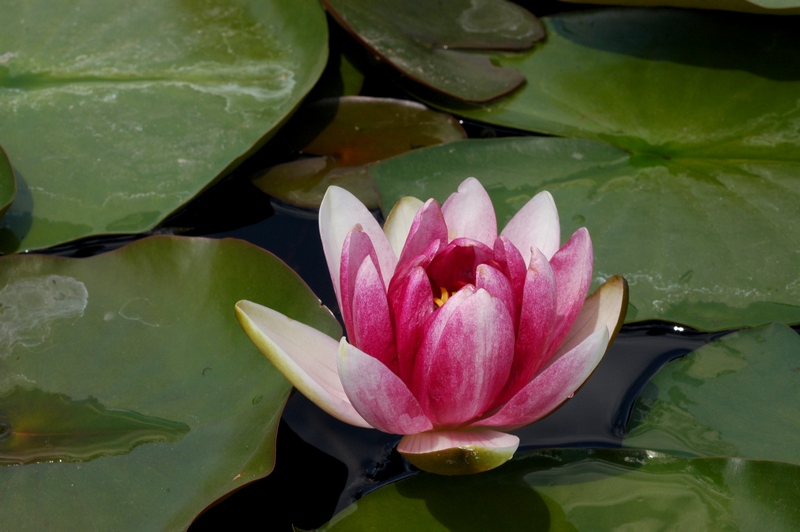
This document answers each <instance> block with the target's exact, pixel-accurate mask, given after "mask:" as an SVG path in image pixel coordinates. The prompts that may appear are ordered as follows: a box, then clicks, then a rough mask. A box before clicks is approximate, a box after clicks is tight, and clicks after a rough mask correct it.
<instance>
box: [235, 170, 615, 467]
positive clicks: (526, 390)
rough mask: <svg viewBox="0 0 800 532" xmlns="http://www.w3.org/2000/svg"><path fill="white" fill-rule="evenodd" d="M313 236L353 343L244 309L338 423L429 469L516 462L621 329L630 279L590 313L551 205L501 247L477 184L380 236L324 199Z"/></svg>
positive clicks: (572, 242)
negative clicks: (530, 429) (369, 433)
mask: <svg viewBox="0 0 800 532" xmlns="http://www.w3.org/2000/svg"><path fill="white" fill-rule="evenodd" d="M319 226H320V235H321V237H322V243H323V248H324V250H325V257H326V259H327V261H328V268H329V270H330V274H331V278H332V279H333V285H334V288H335V291H336V297H337V299H338V302H339V308H340V309H341V312H342V318H343V321H344V324H345V327H346V329H347V338H346V339H345V338H342V339H341V341H338V342H337V341H336V340H334V339H332V338H330V337H329V336H327V335H325V334H323V333H321V332H319V331H316V330H315V329H313V328H311V327H308V326H306V325H304V324H302V323H299V322H297V321H294V320H291V319H289V318H287V317H286V316H284V315H282V314H280V313H278V312H275V311H274V310H271V309H269V308H266V307H262V306H260V305H257V304H255V303H251V302H249V301H240V302H239V303H238V304H237V305H236V311H237V316H238V318H239V321H240V322H241V323H242V326H243V327H244V329H245V331H246V332H247V334H248V335H249V336H250V338H251V339H252V340H253V342H254V343H255V344H256V345H257V346H258V347H259V348H260V349H261V351H262V352H263V353H264V354H266V356H267V357H268V358H269V359H270V360H271V361H272V363H273V364H274V365H275V366H276V367H277V368H278V369H279V370H280V371H282V372H283V374H284V375H285V376H286V377H287V378H288V379H289V380H290V381H291V382H292V383H293V384H294V385H295V387H297V388H298V389H299V390H300V391H301V392H302V393H303V394H305V395H306V396H307V397H308V398H309V399H311V400H312V401H314V402H315V403H316V404H317V405H319V406H320V407H321V408H322V409H324V410H325V411H326V412H328V413H330V414H331V415H332V416H334V417H337V418H338V419H340V420H342V421H345V422H347V423H351V424H353V425H357V426H361V427H373V428H376V429H378V430H382V431H384V432H389V433H393V434H403V435H404V436H403V438H402V439H401V440H400V443H399V444H398V451H399V452H400V453H401V454H403V456H405V457H406V458H407V459H408V460H409V461H411V462H412V463H413V464H415V465H417V466H418V467H420V468H421V469H425V470H428V471H433V472H437V473H443V474H460V473H469V472H477V471H484V470H487V469H491V468H493V467H496V466H498V465H500V464H501V463H503V462H505V461H506V460H508V459H509V458H510V457H511V456H512V455H513V454H514V451H516V449H517V446H518V445H519V438H518V437H517V436H514V435H512V434H508V433H507V431H510V430H513V429H516V428H519V427H522V426H524V425H527V424H529V423H532V422H534V421H536V420H538V419H540V418H542V417H544V416H546V415H547V414H549V413H550V412H552V411H553V410H554V409H556V408H557V407H558V406H559V405H560V404H561V403H563V402H564V401H565V400H567V399H568V398H569V397H571V396H572V394H573V393H574V392H575V391H576V390H577V389H578V388H579V387H580V386H581V385H582V384H583V382H584V381H585V380H586V379H587V378H588V377H589V375H590V374H591V373H592V371H594V369H595V367H596V366H597V364H598V363H599V362H600V359H601V358H602V356H603V354H604V353H605V351H606V349H607V347H608V344H609V341H610V338H611V337H613V335H615V334H616V332H617V331H618V330H619V327H620V326H621V323H622V320H623V317H624V311H625V309H626V306H627V288H626V284H625V281H624V279H622V278H621V277H618V276H615V277H612V278H611V279H609V280H608V281H606V283H605V284H603V285H602V286H601V287H600V288H599V289H598V290H597V291H596V292H595V293H594V294H592V295H591V296H590V297H589V298H588V299H587V298H586V295H587V293H588V290H589V285H590V283H591V279H592V262H593V253H592V243H591V240H590V238H589V233H588V231H587V230H586V229H585V228H580V229H578V230H577V231H575V233H574V234H573V235H572V237H571V238H570V239H569V240H568V241H567V243H566V244H564V245H563V246H561V245H560V242H561V235H560V225H559V220H558V212H557V210H556V206H555V202H554V201H553V198H552V196H551V195H550V194H549V193H547V192H541V193H539V194H537V195H536V196H535V197H534V198H533V199H531V200H530V201H529V202H528V203H527V204H526V205H525V206H524V207H523V208H522V209H521V210H520V211H519V212H518V213H517V214H516V215H515V216H514V218H513V219H512V220H511V221H510V222H509V223H508V225H507V226H506V227H505V229H503V231H502V232H501V233H500V234H499V236H498V232H497V222H496V219H495V213H494V208H493V206H492V202H491V200H490V198H489V195H488V194H487V193H486V191H485V190H484V188H483V187H482V186H481V184H480V183H479V182H478V181H477V180H476V179H474V178H469V179H467V180H466V181H464V182H463V183H462V184H461V185H460V186H459V188H458V192H456V193H454V194H452V195H451V196H450V198H449V199H448V200H447V201H446V202H445V203H444V205H442V206H440V205H439V204H438V203H437V202H436V201H434V200H432V199H431V200H428V201H427V202H425V203H423V202H421V201H420V200H417V199H415V198H404V199H403V200H401V201H400V202H399V203H398V204H397V205H396V206H395V208H394V209H393V210H392V212H391V213H390V214H389V216H388V218H387V220H386V224H385V225H384V228H383V229H381V227H380V225H379V224H378V222H377V221H376V220H375V219H374V218H373V216H372V215H371V214H370V212H369V211H368V210H367V208H366V207H364V205H362V204H361V203H360V202H359V201H358V200H357V199H356V198H355V197H354V196H353V195H352V194H350V193H349V192H347V191H346V190H344V189H341V188H338V187H331V188H330V189H328V192H327V194H326V195H325V199H324V200H323V202H322V205H321V207H320V217H319Z"/></svg>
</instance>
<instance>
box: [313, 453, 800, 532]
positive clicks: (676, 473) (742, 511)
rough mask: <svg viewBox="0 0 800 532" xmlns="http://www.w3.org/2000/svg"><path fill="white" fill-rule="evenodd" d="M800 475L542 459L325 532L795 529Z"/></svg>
mask: <svg viewBox="0 0 800 532" xmlns="http://www.w3.org/2000/svg"><path fill="white" fill-rule="evenodd" d="M798 496H800V466H797V465H794V464H785V463H779V462H762V461H755V460H741V459H725V458H678V457H674V456H670V455H664V454H660V453H655V452H652V451H641V450H569V449H565V450H541V451H533V452H529V453H523V454H521V455H518V456H517V457H516V458H515V459H514V460H512V461H511V462H509V463H507V464H505V465H504V466H501V467H499V468H498V469H495V470H493V471H490V472H488V473H484V474H481V475H473V476H468V477H458V478H453V477H442V476H437V475H429V474H419V475H417V476H414V477H412V478H409V479H405V480H402V481H400V482H396V483H394V484H389V485H387V486H384V487H382V488H380V489H379V490H377V491H374V492H372V493H369V494H367V495H366V496H365V497H364V498H363V499H361V500H359V501H358V502H356V503H355V504H353V505H352V506H350V507H349V508H346V509H345V510H343V511H342V512H341V513H339V515H337V516H336V517H334V518H333V520H332V521H331V522H330V523H329V524H327V525H326V526H325V527H323V528H322V529H321V530H330V531H341V532H344V531H350V530H385V531H389V532H391V531H395V530H397V531H400V530H424V531H439V530H441V531H446V530H469V531H471V530H475V531H478V530H520V529H524V530H535V531H538V530H541V531H553V530H559V531H574V530H620V529H631V530H758V529H761V528H763V527H764V526H767V527H768V528H769V529H770V530H786V531H789V530H794V529H796V527H797V526H800V510H798V508H797V506H796V505H795V504H794V500H796V497H798Z"/></svg>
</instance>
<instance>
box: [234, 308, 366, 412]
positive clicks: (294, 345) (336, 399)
mask: <svg viewBox="0 0 800 532" xmlns="http://www.w3.org/2000/svg"><path fill="white" fill-rule="evenodd" d="M236 317H237V318H238V319H239V323H241V325H242V328H243V329H244V330H245V332H246V333H247V336H249V337H250V340H252V341H253V343H254V344H256V347H258V349H259V350H260V351H261V352H262V353H264V355H266V357H267V358H268V359H269V360H270V362H272V364H273V365H274V366H275V367H276V368H278V370H279V371H280V372H281V373H283V375H284V376H285V377H286V378H287V379H289V381H290V382H291V383H292V384H293V385H294V387H295V388H297V389H298V390H300V392H301V393H302V394H303V395H305V396H306V397H308V398H309V399H311V401H313V402H314V404H316V405H317V406H318V407H320V408H321V409H323V410H324V411H326V412H327V413H329V414H330V415H332V416H333V417H335V418H337V419H340V420H342V421H344V422H345V423H350V424H351V425H356V426H357V427H367V428H372V425H370V424H369V423H367V422H366V421H365V420H364V418H362V417H361V416H360V415H359V414H358V412H356V410H355V409H354V408H353V405H351V404H350V401H349V400H348V399H347V395H346V394H345V392H344V388H343V387H342V382H341V381H340V380H339V371H338V369H337V366H336V357H337V350H338V342H337V341H336V340H334V339H333V338H331V337H330V336H328V335H326V334H323V333H321V332H319V331H318V330H316V329H314V328H313V327H309V326H308V325H305V324H303V323H300V322H299V321H296V320H293V319H291V318H287V317H286V316H284V315H283V314H281V313H280V312H276V311H274V310H272V309H270V308H267V307H263V306H261V305H259V304H257V303H252V302H250V301H239V302H238V303H236Z"/></svg>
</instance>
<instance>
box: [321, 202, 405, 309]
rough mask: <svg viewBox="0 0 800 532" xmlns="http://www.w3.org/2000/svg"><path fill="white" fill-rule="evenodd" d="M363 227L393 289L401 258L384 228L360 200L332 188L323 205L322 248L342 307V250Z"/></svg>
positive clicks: (384, 277) (383, 272)
mask: <svg viewBox="0 0 800 532" xmlns="http://www.w3.org/2000/svg"><path fill="white" fill-rule="evenodd" d="M359 224H360V225H361V228H362V230H363V231H364V232H365V233H366V234H367V235H369V238H370V240H371V241H372V245H373V246H374V247H375V253H376V254H377V255H378V264H379V265H380V270H381V274H382V276H383V280H384V285H385V286H389V280H390V279H391V278H392V275H393V274H394V269H395V266H396V265H397V256H396V255H395V254H394V251H392V247H391V245H389V241H388V240H387V239H386V235H385V234H384V233H383V229H381V226H380V225H379V224H378V222H377V220H375V218H374V217H373V216H372V214H371V213H370V212H369V210H368V209H367V208H366V207H365V206H364V204H363V203H361V202H360V201H358V198H356V197H355V196H353V195H352V194H351V193H350V192H348V191H346V190H345V189H343V188H339V187H328V191H327V192H325V197H324V198H322V203H321V204H320V206H319V235H320V237H321V238H322V249H323V251H324V252H325V260H326V261H327V262H328V270H329V271H330V274H331V280H332V281H333V288H334V290H335V292H336V298H337V300H338V301H339V304H340V305H341V304H342V300H341V295H340V293H339V280H340V276H339V267H340V262H341V258H342V248H343V246H344V240H345V238H347V234H348V233H349V232H350V230H352V229H353V227H355V226H356V225H359Z"/></svg>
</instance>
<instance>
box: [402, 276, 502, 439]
mask: <svg viewBox="0 0 800 532" xmlns="http://www.w3.org/2000/svg"><path fill="white" fill-rule="evenodd" d="M513 356H514V325H513V323H512V322H511V316H510V315H509V313H508V309H507V308H506V306H505V304H503V302H502V301H501V300H500V299H498V298H496V297H493V296H492V295H491V294H489V293H488V292H487V291H486V290H482V289H479V290H475V288H474V287H472V286H471V285H468V286H466V287H464V288H462V289H461V290H460V291H458V292H456V294H455V295H454V296H452V297H451V298H450V299H448V300H447V302H446V303H445V304H444V305H443V306H442V308H440V309H439V310H438V311H437V312H436V313H434V314H433V315H432V316H431V318H430V319H429V321H428V323H427V324H426V331H425V337H424V339H423V341H422V345H421V346H420V348H419V351H418V352H417V357H416V359H415V360H414V372H413V376H412V385H411V390H412V391H413V392H414V396H415V397H416V398H417V399H418V400H419V402H420V405H421V406H422V408H423V410H424V411H425V413H426V414H427V416H428V418H429V419H431V421H433V422H434V424H435V425H436V426H449V427H454V426H458V425H461V424H463V423H466V422H468V421H470V420H472V419H473V418H475V417H477V416H480V415H482V414H483V412H484V411H485V410H486V409H487V408H488V407H489V405H490V403H491V402H492V401H493V400H494V398H495V396H496V395H497V393H498V392H499V391H500V390H501V388H502V387H503V385H504V384H505V382H506V380H507V379H508V374H509V371H510V370H511V362H512V359H513Z"/></svg>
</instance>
